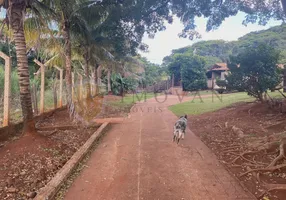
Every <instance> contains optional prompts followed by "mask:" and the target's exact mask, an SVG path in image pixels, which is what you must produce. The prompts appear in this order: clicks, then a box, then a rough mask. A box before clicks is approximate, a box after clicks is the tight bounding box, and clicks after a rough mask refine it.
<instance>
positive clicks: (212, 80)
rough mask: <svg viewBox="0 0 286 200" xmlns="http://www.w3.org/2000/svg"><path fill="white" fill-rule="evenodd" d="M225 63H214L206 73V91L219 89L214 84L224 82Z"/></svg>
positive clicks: (225, 73) (226, 70)
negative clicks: (219, 81)
mask: <svg viewBox="0 0 286 200" xmlns="http://www.w3.org/2000/svg"><path fill="white" fill-rule="evenodd" d="M228 71H229V69H228V67H227V63H216V64H214V65H213V66H212V67H211V68H210V69H209V70H208V71H207V73H206V75H207V78H208V80H207V85H208V89H217V88H219V87H218V86H217V84H216V81H217V80H218V79H219V80H225V77H226V75H227V74H228Z"/></svg>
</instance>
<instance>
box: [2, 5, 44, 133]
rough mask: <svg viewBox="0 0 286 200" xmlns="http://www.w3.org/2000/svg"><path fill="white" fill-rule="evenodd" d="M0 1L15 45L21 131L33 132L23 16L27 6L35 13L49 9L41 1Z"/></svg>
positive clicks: (33, 124)
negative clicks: (20, 108)
mask: <svg viewBox="0 0 286 200" xmlns="http://www.w3.org/2000/svg"><path fill="white" fill-rule="evenodd" d="M0 3H1V4H0V8H2V7H3V8H5V9H6V10H7V14H6V16H7V17H6V18H7V20H6V22H9V24H10V26H11V29H12V32H13V39H14V42H15V46H16V57H17V69H18V76H19V85H20V99H21V107H22V113H23V119H24V129H23V133H26V134H28V133H29V134H33V133H35V132H36V130H35V123H34V120H33V109H32V100H31V93H30V80H29V69H28V58H27V48H26V39H25V34H24V18H25V16H26V9H27V7H30V8H32V9H31V10H33V11H34V12H37V13H42V10H43V8H44V9H46V10H49V9H48V8H47V7H46V6H45V5H44V4H43V3H42V2H40V1H36V0H35V1H29V0H3V1H1V2H0ZM42 16H44V15H42Z"/></svg>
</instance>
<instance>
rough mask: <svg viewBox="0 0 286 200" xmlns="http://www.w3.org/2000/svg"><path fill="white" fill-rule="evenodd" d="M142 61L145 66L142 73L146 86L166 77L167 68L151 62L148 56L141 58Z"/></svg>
mask: <svg viewBox="0 0 286 200" xmlns="http://www.w3.org/2000/svg"><path fill="white" fill-rule="evenodd" d="M141 62H142V64H143V66H144V73H143V74H142V76H143V82H144V86H151V85H154V84H156V83H158V82H160V81H161V80H163V79H164V78H166V76H167V74H166V71H167V70H166V68H164V67H162V66H160V65H158V64H154V63H151V62H149V61H148V60H147V59H146V58H141Z"/></svg>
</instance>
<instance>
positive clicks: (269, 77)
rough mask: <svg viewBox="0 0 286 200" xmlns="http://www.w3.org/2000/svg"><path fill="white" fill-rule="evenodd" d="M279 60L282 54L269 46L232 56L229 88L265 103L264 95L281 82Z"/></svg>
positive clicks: (228, 80) (228, 78)
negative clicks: (243, 92)
mask: <svg viewBox="0 0 286 200" xmlns="http://www.w3.org/2000/svg"><path fill="white" fill-rule="evenodd" d="M279 58H280V52H279V51H277V50H275V49H274V48H273V47H270V46H267V45H259V46H258V47H256V48H249V49H246V50H245V51H244V52H243V53H240V54H239V55H238V56H232V57H231V59H230V63H229V64H228V67H229V69H230V74H229V75H228V76H227V83H228V86H229V87H230V88H232V89H234V90H240V91H246V92H247V93H248V94H249V95H251V96H253V97H255V98H257V99H259V100H260V101H264V97H263V93H265V92H266V91H267V90H269V89H273V88H275V87H276V86H277V85H278V84H279V83H280V82H281V70H279V68H278V66H277V63H278V62H279Z"/></svg>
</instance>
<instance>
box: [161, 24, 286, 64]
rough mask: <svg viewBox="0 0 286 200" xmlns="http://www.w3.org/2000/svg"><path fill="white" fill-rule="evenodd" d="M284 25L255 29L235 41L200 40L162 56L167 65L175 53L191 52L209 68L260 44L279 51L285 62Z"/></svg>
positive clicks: (285, 27)
mask: <svg viewBox="0 0 286 200" xmlns="http://www.w3.org/2000/svg"><path fill="white" fill-rule="evenodd" d="M285 35H286V25H285V24H283V25H281V26H275V27H272V28H270V29H268V30H262V31H255V32H251V33H249V34H246V35H245V36H243V37H241V38H239V39H238V40H237V41H232V42H226V41H223V40H210V41H202V42H197V43H195V44H193V45H192V46H187V47H183V48H180V49H175V50H173V51H172V54H171V55H170V56H167V57H165V58H164V64H165V65H167V64H168V63H169V62H170V61H171V60H172V57H174V56H175V55H176V54H178V53H179V54H184V53H188V54H192V53H193V52H195V53H196V55H200V56H203V57H204V58H205V60H206V66H207V68H209V67H210V66H213V65H214V64H215V63H218V62H227V61H228V60H229V56H230V55H235V56H236V55H238V54H239V53H242V52H243V51H245V50H246V49H247V48H251V47H257V46H258V45H260V44H267V45H269V46H273V47H275V48H276V49H278V50H280V51H281V60H280V63H282V64H284V63H286V50H285V49H286V37H285Z"/></svg>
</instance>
